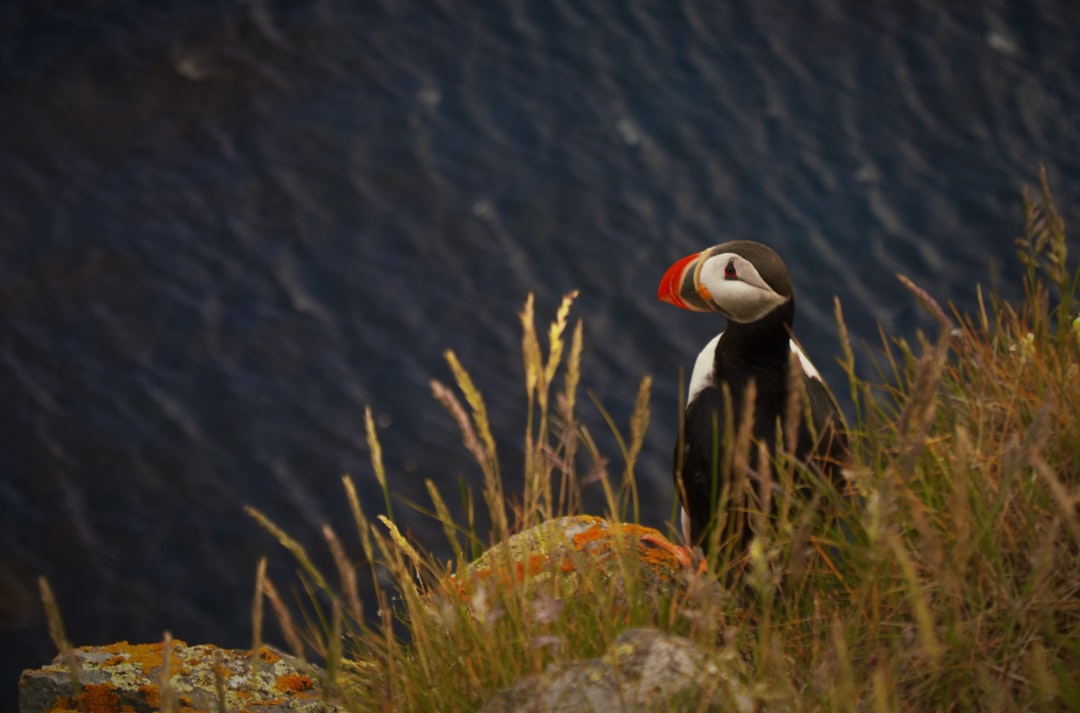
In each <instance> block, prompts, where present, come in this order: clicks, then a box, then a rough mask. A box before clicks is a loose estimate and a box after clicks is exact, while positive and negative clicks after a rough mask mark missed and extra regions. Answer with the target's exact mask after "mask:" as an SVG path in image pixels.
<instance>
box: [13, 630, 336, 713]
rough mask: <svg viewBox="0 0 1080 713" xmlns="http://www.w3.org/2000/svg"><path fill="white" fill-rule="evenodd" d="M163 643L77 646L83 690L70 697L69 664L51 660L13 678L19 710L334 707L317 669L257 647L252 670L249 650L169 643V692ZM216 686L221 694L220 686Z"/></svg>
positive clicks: (268, 711)
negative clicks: (168, 700) (169, 704)
mask: <svg viewBox="0 0 1080 713" xmlns="http://www.w3.org/2000/svg"><path fill="white" fill-rule="evenodd" d="M163 652H164V644H163V643H156V644H129V643H127V642H126V641H125V642H121V643H118V644H110V645H108V646H83V647H80V648H77V649H75V650H74V659H75V662H76V665H77V667H78V675H79V682H80V684H81V689H82V690H81V691H80V692H79V693H75V691H74V689H73V685H72V675H71V669H70V667H69V665H68V663H66V662H64V661H61V660H59V659H57V660H56V661H54V662H53V663H52V664H49V665H48V666H44V667H43V668H39V669H33V670H28V671H23V674H22V676H21V677H20V678H19V713H66V712H67V711H84V712H85V713H149V712H150V711H158V710H160V709H161V707H162V701H163V699H164V698H165V697H169V696H171V697H172V700H173V701H174V703H175V706H174V710H177V711H182V712H183V713H195V712H196V711H206V712H207V713H214V712H216V711H218V710H220V709H221V708H220V705H219V702H220V697H221V696H223V697H224V703H225V710H228V711H230V712H237V711H247V712H250V713H285V712H286V711H301V712H304V713H316V712H319V713H322V712H324V711H325V712H329V711H337V710H338V708H337V707H335V706H332V705H329V704H326V703H324V702H323V701H322V695H321V691H320V688H319V685H318V682H317V680H316V677H317V676H318V675H319V673H320V672H319V671H318V669H316V668H314V667H312V666H310V665H301V664H299V662H297V661H296V660H295V659H293V658H292V657H290V656H285V655H282V654H279V653H276V652H275V651H273V650H271V649H269V648H266V647H263V648H261V649H259V652H258V662H257V666H256V669H257V670H253V668H252V657H251V652H249V651H244V650H237V649H219V648H217V647H215V646H210V645H200V646H188V645H187V644H185V643H184V642H183V641H179V640H175V639H174V640H172V641H171V642H170V644H169V662H168V663H169V681H168V688H167V689H166V690H164V691H163V690H162V687H161V685H160V684H161V671H162V665H163V663H164V656H163ZM219 685H220V688H221V693H220V694H219V692H218V688H219Z"/></svg>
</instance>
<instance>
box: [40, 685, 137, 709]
mask: <svg viewBox="0 0 1080 713" xmlns="http://www.w3.org/2000/svg"><path fill="white" fill-rule="evenodd" d="M125 707H127V706H125ZM69 710H72V711H84V712H85V713H119V711H120V694H118V693H116V692H115V691H114V690H113V687H112V685H110V684H108V683H101V684H93V683H90V684H87V685H85V686H83V689H82V693H80V694H79V695H77V696H71V697H70V698H68V697H62V696H58V697H57V699H56V702H55V703H54V704H53V707H52V709H51V711H50V713H60V711H69Z"/></svg>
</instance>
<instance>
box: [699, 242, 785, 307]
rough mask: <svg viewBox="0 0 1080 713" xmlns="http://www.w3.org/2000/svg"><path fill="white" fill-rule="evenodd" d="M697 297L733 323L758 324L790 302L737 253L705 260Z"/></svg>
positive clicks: (721, 254) (718, 255)
mask: <svg viewBox="0 0 1080 713" xmlns="http://www.w3.org/2000/svg"><path fill="white" fill-rule="evenodd" d="M695 282H696V284H697V291H698V294H699V295H700V296H701V297H702V299H704V300H705V301H706V302H708V303H710V304H711V305H712V306H714V307H715V308H716V310H717V311H718V312H720V313H721V314H722V315H724V316H725V317H727V318H728V319H730V320H732V321H733V322H742V323H747V322H755V321H757V320H759V319H761V318H762V317H764V316H765V315H766V314H768V313H769V312H771V311H773V310H774V309H776V308H777V307H779V306H780V305H782V304H783V303H785V302H787V301H788V299H789V298H788V297H785V296H784V295H781V294H780V293H778V292H777V291H776V290H774V289H773V288H771V287H769V285H768V283H767V282H765V280H764V279H762V277H761V275H760V274H759V273H758V271H757V268H755V267H754V265H753V263H751V262H750V261H749V260H747V259H746V258H744V257H742V256H741V255H738V254H737V253H719V254H717V255H713V256H711V257H709V258H708V259H706V260H705V261H704V262H703V263H702V264H701V265H700V267H699V270H698V273H697V275H696V280H695Z"/></svg>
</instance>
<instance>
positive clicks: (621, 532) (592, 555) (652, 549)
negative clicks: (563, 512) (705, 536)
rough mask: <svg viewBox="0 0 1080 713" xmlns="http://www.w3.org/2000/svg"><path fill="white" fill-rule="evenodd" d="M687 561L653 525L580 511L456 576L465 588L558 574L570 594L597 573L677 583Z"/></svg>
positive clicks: (613, 578)
mask: <svg viewBox="0 0 1080 713" xmlns="http://www.w3.org/2000/svg"><path fill="white" fill-rule="evenodd" d="M627 553H629V554H630V557H626V556H625V555H626V554H627ZM683 566H684V565H683V562H682V561H681V560H680V559H679V556H678V551H677V549H676V548H675V546H674V545H672V544H671V543H669V542H668V541H667V540H666V539H665V538H664V536H663V535H661V534H660V532H659V531H657V530H654V529H653V528H651V527H642V526H641V525H633V524H627V523H614V522H609V521H608V520H605V519H604V518H601V517H594V516H591V515H576V516H568V517H560V518H555V519H553V520H548V521H547V522H544V523H541V524H540V525H537V526H536V527H533V528H531V529H529V530H526V531H524V532H520V533H518V534H516V535H514V536H512V537H510V538H509V539H508V540H507V541H506V542H504V543H501V544H498V545H495V546H494V547H492V548H491V549H490V550H488V551H487V552H485V553H484V554H483V555H481V556H480V557H479V558H478V559H476V560H475V561H474V562H472V563H471V564H470V565H469V566H468V567H467V568H466V569H465V571H464V572H460V573H458V575H457V577H456V581H457V582H459V583H460V584H462V585H463V587H466V586H468V585H469V584H470V583H475V582H483V583H487V582H495V583H496V584H501V583H508V582H506V580H512V581H515V583H521V582H524V581H526V580H527V581H529V582H531V583H539V582H544V581H548V580H551V579H557V580H558V582H557V583H558V584H559V586H560V589H561V591H562V593H564V594H570V593H573V592H575V591H577V590H578V589H579V588H580V587H581V586H582V585H583V584H588V583H593V582H595V581H596V580H597V577H596V575H597V574H599V575H600V579H602V580H603V581H604V582H605V583H615V584H616V585H618V584H620V582H621V580H622V579H623V578H624V577H627V576H630V577H634V578H635V579H636V580H637V582H639V583H640V584H641V585H642V586H643V588H644V589H646V590H656V589H658V588H659V589H671V588H673V587H676V586H678V585H679V584H680V583H681V581H682V580H681V577H680V576H679V575H680V572H681V571H682V569H683Z"/></svg>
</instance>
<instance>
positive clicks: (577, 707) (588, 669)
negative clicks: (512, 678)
mask: <svg viewBox="0 0 1080 713" xmlns="http://www.w3.org/2000/svg"><path fill="white" fill-rule="evenodd" d="M742 665H743V664H742V663H741V661H740V660H738V659H736V658H728V659H726V660H722V659H721V658H720V657H718V656H716V655H709V654H708V653H706V652H705V651H703V650H702V649H700V648H699V647H698V646H697V645H696V644H694V642H692V641H690V640H689V639H686V638H684V637H680V636H671V635H669V634H664V633H662V632H660V631H657V630H654V629H628V630H627V631H624V632H623V633H621V634H620V635H619V636H618V637H617V638H616V639H615V641H613V642H612V644H611V646H610V647H609V648H608V650H607V652H606V653H605V654H604V655H603V656H601V657H600V658H596V659H588V660H584V661H575V662H572V663H562V664H555V665H553V666H551V667H549V668H548V670H547V671H545V672H544V673H542V674H536V675H533V676H527V677H525V678H523V679H521V680H520V681H518V682H517V683H515V684H514V685H513V686H511V687H510V688H507V689H505V690H503V691H500V692H499V693H497V694H495V696H494V697H492V698H491V699H489V700H488V701H487V703H485V704H484V706H483V708H481V709H480V710H481V713H544V712H547V711H558V712H559V713H593V712H594V711H612V712H615V711H620V712H622V713H631V712H635V713H636V712H638V711H673V710H693V711H746V712H747V713H751V712H752V711H754V710H757V705H758V701H757V700H756V699H755V697H754V696H752V695H751V694H750V692H749V690H748V688H747V687H746V686H745V685H744V684H743V683H741V681H740V675H739V672H740V668H741V666H742Z"/></svg>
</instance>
